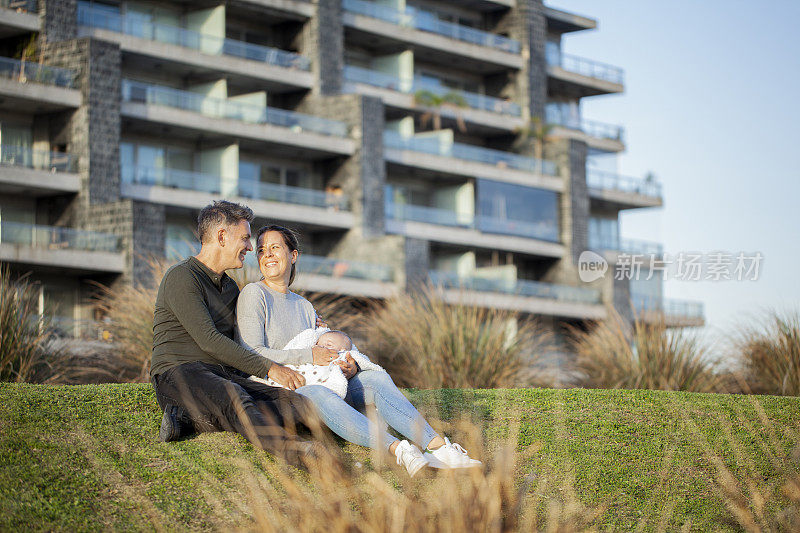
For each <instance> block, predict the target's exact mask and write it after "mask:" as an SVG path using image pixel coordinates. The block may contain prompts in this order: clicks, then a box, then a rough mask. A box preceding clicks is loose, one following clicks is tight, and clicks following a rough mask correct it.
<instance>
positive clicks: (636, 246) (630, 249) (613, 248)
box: [589, 235, 664, 267]
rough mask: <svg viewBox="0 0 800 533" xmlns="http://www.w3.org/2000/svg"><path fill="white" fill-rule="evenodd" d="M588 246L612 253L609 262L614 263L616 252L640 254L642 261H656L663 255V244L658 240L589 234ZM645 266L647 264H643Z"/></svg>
mask: <svg viewBox="0 0 800 533" xmlns="http://www.w3.org/2000/svg"><path fill="white" fill-rule="evenodd" d="M589 247H590V248H592V249H595V250H600V251H604V252H612V253H614V257H611V258H610V259H611V262H612V263H616V261H617V257H616V255H617V254H620V253H623V254H628V255H635V256H641V257H639V259H642V260H643V261H658V260H659V259H661V258H663V256H664V246H663V245H662V244H661V243H660V242H653V241H645V240H640V239H624V238H611V237H610V236H608V235H602V236H598V235H590V236H589ZM643 266H645V267H646V266H647V264H645V265H643Z"/></svg>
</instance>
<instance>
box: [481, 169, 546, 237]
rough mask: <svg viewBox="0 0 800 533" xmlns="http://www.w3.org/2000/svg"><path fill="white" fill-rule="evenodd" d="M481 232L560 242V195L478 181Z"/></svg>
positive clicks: (505, 184) (511, 185) (507, 184)
mask: <svg viewBox="0 0 800 533" xmlns="http://www.w3.org/2000/svg"><path fill="white" fill-rule="evenodd" d="M477 222H478V229H480V230H481V231H486V232H490V233H502V234H508V235H520V236H523V237H530V238H534V239H542V240H547V241H553V242H557V241H558V229H559V224H558V195H557V194H556V193H555V192H553V191H545V190H542V189H534V188H531V187H523V186H521V185H513V184H509V183H499V182H495V181H489V180H478V220H477Z"/></svg>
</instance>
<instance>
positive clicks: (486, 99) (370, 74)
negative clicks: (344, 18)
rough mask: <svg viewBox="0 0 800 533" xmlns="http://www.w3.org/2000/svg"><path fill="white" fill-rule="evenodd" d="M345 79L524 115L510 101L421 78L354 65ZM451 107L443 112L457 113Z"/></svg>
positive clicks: (477, 107) (505, 113) (348, 67)
mask: <svg viewBox="0 0 800 533" xmlns="http://www.w3.org/2000/svg"><path fill="white" fill-rule="evenodd" d="M344 78H345V80H347V81H352V82H355V83H364V84H366V85H372V86H375V87H382V88H384V89H391V90H393V91H399V92H403V93H410V94H416V93H417V92H418V91H430V92H432V93H433V94H435V95H437V96H445V95H448V94H454V95H457V96H459V97H461V98H463V99H464V102H465V103H466V105H467V107H470V108H472V109H480V110H482V111H489V112H492V113H499V114H502V115H510V116H515V117H518V116H520V115H521V114H522V109H521V108H520V106H519V104H516V103H514V102H511V101H509V100H504V99H502V98H495V97H492V96H486V95H483V94H477V93H471V92H468V91H462V90H459V89H453V88H450V87H447V86H445V85H441V84H437V83H432V82H429V81H424V80H422V79H421V78H414V79H410V80H403V79H401V78H399V77H396V76H392V75H391V74H386V73H384V72H378V71H376V70H370V69H365V68H361V67H356V66H352V65H348V66H346V67H345V68H344ZM450 107H452V106H450ZM450 107H445V106H442V110H443V112H446V111H445V109H446V110H448V111H452V112H453V113H456V112H457V107H456V109H450ZM449 114H452V113H449Z"/></svg>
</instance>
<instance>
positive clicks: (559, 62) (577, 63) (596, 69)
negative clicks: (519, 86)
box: [546, 53, 625, 84]
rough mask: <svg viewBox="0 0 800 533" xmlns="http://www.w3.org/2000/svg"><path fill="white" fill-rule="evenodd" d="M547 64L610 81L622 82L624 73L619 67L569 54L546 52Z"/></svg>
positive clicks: (588, 76)
mask: <svg viewBox="0 0 800 533" xmlns="http://www.w3.org/2000/svg"><path fill="white" fill-rule="evenodd" d="M546 58H547V64H548V65H550V66H553V67H561V68H563V69H564V70H567V71H569V72H575V73H576V74H580V75H582V76H586V77H587V78H595V79H598V80H603V81H608V82H611V83H619V84H622V83H624V81H625V75H624V72H623V70H622V69H621V68H619V67H615V66H613V65H609V64H606V63H601V62H599V61H594V60H591V59H587V58H585V57H578V56H573V55H569V54H563V53H558V54H552V53H551V54H546Z"/></svg>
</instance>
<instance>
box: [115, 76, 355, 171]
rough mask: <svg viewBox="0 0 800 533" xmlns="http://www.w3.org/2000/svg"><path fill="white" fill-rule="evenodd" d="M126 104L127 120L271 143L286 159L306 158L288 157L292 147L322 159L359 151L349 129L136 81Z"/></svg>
mask: <svg viewBox="0 0 800 533" xmlns="http://www.w3.org/2000/svg"><path fill="white" fill-rule="evenodd" d="M122 102H123V105H122V114H123V115H124V116H127V117H131V118H136V119H141V120H145V121H150V122H158V123H162V124H171V125H172V126H174V127H175V129H176V130H177V131H181V132H186V131H187V130H188V131H190V132H191V131H200V132H213V133H216V134H222V135H225V136H230V137H232V138H234V139H235V138H240V139H241V138H245V139H251V140H255V141H262V142H267V143H271V144H272V145H273V147H274V149H276V150H277V151H278V152H281V153H283V154H284V156H286V157H288V156H289V155H298V156H301V155H304V154H303V153H302V152H298V153H297V154H288V153H287V151H286V148H287V146H294V147H298V148H301V149H304V150H306V151H308V152H316V153H317V155H318V156H319V155H320V154H322V155H323V156H330V155H349V154H352V153H353V152H354V151H355V145H354V143H353V141H352V140H350V139H347V138H346V137H347V125H346V124H345V123H343V122H338V121H335V120H328V119H324V118H321V117H315V116H312V115H305V114H302V113H296V112H293V111H286V110H284V109H277V108H273V107H263V106H257V105H251V104H245V103H242V102H236V101H234V100H230V99H223V98H211V97H208V96H204V95H202V94H199V93H195V92H191V91H183V90H179V89H173V88H170V87H164V86H159V85H150V84H146V83H141V82H137V81H132V80H123V81H122ZM173 110H174V111H173ZM201 135H202V133H201ZM254 149H257V150H259V151H261V152H262V153H263V151H264V145H263V144H256V145H255V148H254ZM309 155H310V154H309Z"/></svg>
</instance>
